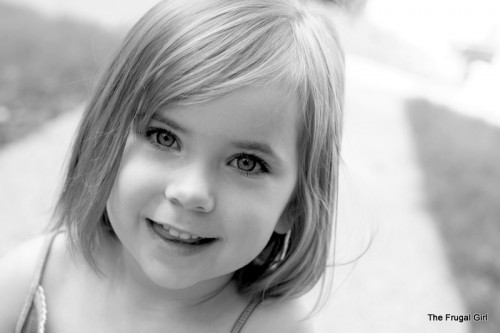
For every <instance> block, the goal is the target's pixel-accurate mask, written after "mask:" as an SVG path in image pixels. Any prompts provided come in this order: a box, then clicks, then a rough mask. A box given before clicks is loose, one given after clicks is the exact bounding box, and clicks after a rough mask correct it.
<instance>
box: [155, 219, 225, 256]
mask: <svg viewBox="0 0 500 333" xmlns="http://www.w3.org/2000/svg"><path fill="white" fill-rule="evenodd" d="M146 225H147V228H148V230H149V233H150V234H151V236H152V237H153V238H154V239H155V240H157V241H159V243H160V245H161V247H162V248H163V249H164V250H165V251H167V252H169V253H171V254H175V255H179V256H186V257H187V256H193V255H196V254H199V253H201V252H203V251H206V250H208V249H209V248H210V247H211V246H213V245H214V244H215V243H216V242H217V240H214V241H212V242H209V243H205V244H200V245H192V244H188V243H183V242H178V241H173V240H170V239H167V238H165V237H163V236H162V235H161V234H160V233H158V232H157V231H156V230H155V228H162V227H160V226H157V225H155V224H154V222H152V221H150V220H146Z"/></svg>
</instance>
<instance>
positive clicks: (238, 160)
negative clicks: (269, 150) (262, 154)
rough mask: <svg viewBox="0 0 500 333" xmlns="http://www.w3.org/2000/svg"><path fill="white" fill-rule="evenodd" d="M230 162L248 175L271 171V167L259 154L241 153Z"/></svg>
mask: <svg viewBox="0 0 500 333" xmlns="http://www.w3.org/2000/svg"><path fill="white" fill-rule="evenodd" d="M228 164H229V165H230V166H232V167H234V168H235V169H236V170H237V171H238V172H240V173H243V174H245V175H248V176H250V175H252V176H253V175H258V174H261V173H268V172H269V167H268V166H267V164H266V162H264V161H263V160H262V159H260V158H258V157H257V156H254V155H249V154H239V155H237V156H236V157H234V158H233V159H232V160H231V161H230V162H229V163H228Z"/></svg>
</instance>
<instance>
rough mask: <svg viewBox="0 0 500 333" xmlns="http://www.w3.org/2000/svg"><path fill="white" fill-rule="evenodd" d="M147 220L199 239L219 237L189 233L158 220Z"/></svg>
mask: <svg viewBox="0 0 500 333" xmlns="http://www.w3.org/2000/svg"><path fill="white" fill-rule="evenodd" d="M147 220H149V221H151V222H155V223H158V224H161V225H163V226H167V227H168V228H172V229H175V230H177V231H178V232H179V233H186V234H190V235H194V236H197V237H200V238H217V237H210V236H204V235H200V234H199V233H196V232H191V231H187V230H184V229H182V228H179V227H176V226H174V225H171V224H169V223H166V222H161V221H157V220H153V219H149V218H147Z"/></svg>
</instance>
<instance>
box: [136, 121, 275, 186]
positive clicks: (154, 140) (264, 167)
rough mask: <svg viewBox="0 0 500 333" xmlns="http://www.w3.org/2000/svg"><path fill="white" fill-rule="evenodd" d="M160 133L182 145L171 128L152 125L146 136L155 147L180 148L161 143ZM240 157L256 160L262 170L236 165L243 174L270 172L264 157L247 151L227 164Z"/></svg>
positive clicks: (254, 174) (161, 148)
mask: <svg viewBox="0 0 500 333" xmlns="http://www.w3.org/2000/svg"><path fill="white" fill-rule="evenodd" d="M158 134H167V135H168V136H169V137H171V138H173V139H174V140H175V141H174V144H175V143H177V145H178V146H180V143H179V139H178V138H177V136H176V135H175V134H174V133H172V132H170V131H169V130H166V129H164V128H158V127H150V128H148V129H146V133H145V137H146V138H147V140H148V141H149V142H150V143H151V144H152V145H153V147H154V148H156V149H159V150H172V149H175V150H178V149H180V147H179V148H172V146H173V145H174V144H172V146H165V145H162V144H160V143H159V142H158V139H157V137H156V138H155V135H158ZM239 158H246V159H248V160H251V161H253V162H255V163H256V164H257V165H258V166H260V170H258V171H245V170H242V169H240V168H238V167H234V169H235V170H236V171H237V172H238V173H241V174H243V175H245V176H248V177H253V176H258V175H261V174H266V173H269V172H270V168H269V165H268V164H267V163H266V162H265V161H264V160H263V159H261V158H259V157H257V156H255V155H252V154H247V153H240V154H237V155H236V156H234V157H233V158H232V159H231V160H230V161H229V162H228V163H227V165H230V164H231V163H232V162H233V161H235V160H237V159H239Z"/></svg>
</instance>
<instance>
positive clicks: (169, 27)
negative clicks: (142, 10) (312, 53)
mask: <svg viewBox="0 0 500 333" xmlns="http://www.w3.org/2000/svg"><path fill="white" fill-rule="evenodd" d="M222 4H223V5H222V6H220V7H219V8H218V9H216V10H214V9H212V8H210V9H207V8H206V7H205V6H206V5H207V3H206V2H202V3H201V4H198V3H197V4H195V5H194V6H195V8H184V7H186V6H184V7H183V8H182V9H181V8H178V10H175V9H174V10H172V9H171V8H170V10H169V11H168V12H166V11H164V10H163V8H162V6H161V4H160V5H158V6H157V7H155V8H153V9H152V10H151V11H150V12H149V13H147V14H146V16H145V17H144V18H143V19H141V21H139V22H138V23H137V25H136V26H135V27H134V28H133V29H132V31H131V33H130V36H131V37H130V38H129V39H128V40H127V41H126V43H125V47H127V44H130V45H137V42H138V41H139V40H140V41H141V42H140V43H141V44H142V45H141V48H140V51H139V52H138V53H137V54H136V55H135V57H134V58H133V60H132V61H133V62H132V63H130V64H129V65H130V66H129V67H130V68H132V73H130V74H131V75H132V77H133V78H134V79H135V82H136V87H137V89H138V91H137V94H136V96H138V97H139V98H140V101H139V103H137V104H138V105H139V106H140V107H139V108H138V110H136V112H137V113H136V114H135V116H134V118H135V129H136V131H141V130H143V129H144V128H145V126H146V125H147V123H148V122H149V120H150V119H151V117H152V116H153V114H154V113H156V112H157V111H158V110H159V109H162V108H164V107H166V106H167V105H169V104H173V103H176V104H184V105H186V104H195V103H201V102H206V101H209V100H212V99H214V98H217V97H221V96H223V95H226V94H228V93H231V92H233V91H235V90H237V89H240V88H241V87H244V86H249V85H267V84H272V83H277V84H278V85H279V86H280V87H282V88H283V89H284V90H285V92H288V93H293V92H296V91H297V89H298V88H299V87H300V86H301V83H302V82H304V75H303V74H302V73H303V71H302V70H301V68H303V67H304V66H300V64H299V59H300V57H298V47H297V42H296V40H295V38H296V37H295V34H294V31H293V26H292V23H291V21H292V20H296V19H297V17H295V15H294V14H293V13H292V14H291V13H290V8H289V7H287V8H286V9H287V10H288V12H285V11H284V10H282V8H280V7H279V6H278V5H272V4H270V5H266V6H257V5H256V6H251V5H248V3H244V4H241V3H240V4H238V3H231V2H228V1H226V2H222ZM204 5H205V6H204ZM219 5H220V4H219ZM299 95H301V94H299Z"/></svg>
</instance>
